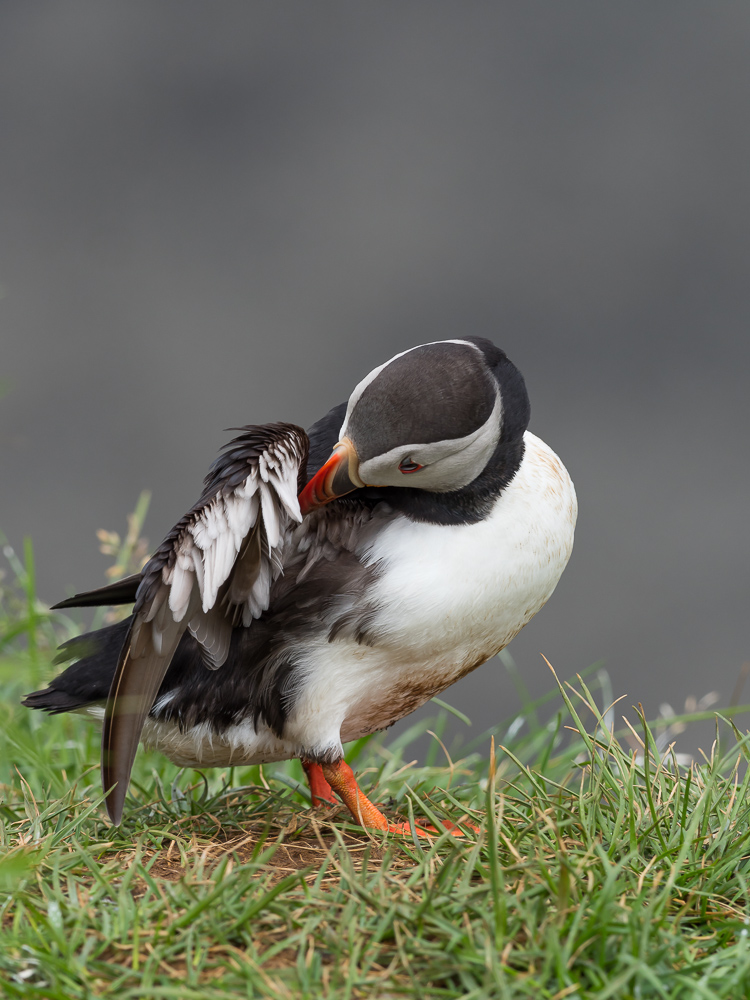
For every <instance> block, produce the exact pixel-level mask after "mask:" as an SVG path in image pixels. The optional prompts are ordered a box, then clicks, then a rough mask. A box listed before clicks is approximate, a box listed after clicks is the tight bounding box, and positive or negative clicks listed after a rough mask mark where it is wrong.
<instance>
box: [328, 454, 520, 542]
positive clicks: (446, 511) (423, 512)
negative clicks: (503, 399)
mask: <svg viewBox="0 0 750 1000" xmlns="http://www.w3.org/2000/svg"><path fill="white" fill-rule="evenodd" d="M523 454H524V442H523V438H522V437H521V438H516V439H515V440H513V441H502V440H501V441H499V442H498V445H497V448H496V449H495V451H494V452H493V454H492V457H491V458H490V460H489V462H488V463H487V465H486V466H485V467H484V470H483V471H482V472H481V473H480V474H479V475H478V476H477V478H476V479H474V480H472V482H470V483H468V484H467V485H466V486H462V487H461V489H460V490H454V491H453V492H451V493H432V492H429V491H428V490H417V489H413V488H407V487H395V486H380V487H365V488H364V489H361V490H355V492H354V493H350V494H349V497H345V498H342V499H349V498H351V499H352V500H359V501H360V502H362V501H364V502H365V504H366V505H367V506H368V507H374V506H375V504H377V503H379V502H381V501H385V502H386V503H387V504H388V505H389V506H390V507H392V508H393V510H394V511H398V512H399V513H401V514H405V515H406V516H407V517H408V518H410V519H411V520H412V521H424V522H427V523H428V524H476V523H477V522H478V521H482V520H483V519H484V518H485V517H487V515H488V514H489V513H490V511H491V510H492V508H493V506H494V505H495V501H496V500H497V498H498V497H499V496H500V494H501V493H502V492H503V490H504V489H505V488H506V486H508V484H509V483H510V482H511V481H512V479H513V477H514V476H515V474H516V473H517V472H518V469H519V467H520V465H521V462H522V461H523Z"/></svg>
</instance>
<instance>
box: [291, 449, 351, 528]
mask: <svg viewBox="0 0 750 1000" xmlns="http://www.w3.org/2000/svg"><path fill="white" fill-rule="evenodd" d="M358 470H359V456H358V455H357V450H356V448H355V447H354V445H353V444H352V442H351V441H350V440H349V438H346V437H345V438H342V439H341V440H340V441H339V443H338V444H337V445H336V447H335V448H334V449H333V454H332V455H331V457H330V458H329V459H328V461H327V462H326V464H325V465H324V466H323V468H322V469H319V470H318V471H317V472H316V473H315V475H314V476H313V477H312V479H311V480H310V482H309V483H308V484H307V486H305V488H304V489H303V490H302V492H301V493H300V495H299V509H300V510H301V511H302V513H303V514H308V513H309V512H310V511H311V510H315V508H316V507H322V506H323V504H325V503H328V502H329V501H331V500H335V499H336V497H342V496H344V494H345V493H351V491H352V490H356V489H359V487H360V486H364V485H365V484H364V483H363V482H362V480H361V479H360V478H359V472H358Z"/></svg>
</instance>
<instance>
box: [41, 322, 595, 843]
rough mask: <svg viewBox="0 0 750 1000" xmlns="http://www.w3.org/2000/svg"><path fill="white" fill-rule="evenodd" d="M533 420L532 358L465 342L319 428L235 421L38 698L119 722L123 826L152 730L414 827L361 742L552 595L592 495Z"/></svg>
mask: <svg viewBox="0 0 750 1000" xmlns="http://www.w3.org/2000/svg"><path fill="white" fill-rule="evenodd" d="M529 416H530V407H529V398H528V394H527V391H526V386H525V383H524V379H523V376H522V375H521V373H520V371H519V370H518V368H516V367H515V365H514V364H513V363H512V362H511V361H510V360H509V359H508V357H507V356H506V354H505V353H504V351H502V350H501V349H499V348H498V347H496V346H495V345H494V344H493V343H492V342H491V341H489V340H486V339H483V338H480V337H466V338H463V339H455V340H445V341H437V342H432V343H427V344H422V345H419V346H417V347H412V348H411V349H409V350H406V351H403V352H401V353H399V354H396V355H395V356H394V357H392V358H391V359H390V360H388V361H386V362H385V363H384V364H381V365H379V366H378V367H377V368H374V369H373V370H372V371H371V372H370V373H369V374H368V375H366V376H365V378H363V379H362V381H361V382H359V384H358V385H357V386H355V388H354V391H353V392H352V393H351V395H350V396H349V399H348V400H347V401H346V402H345V403H342V404H340V405H338V406H335V407H334V408H333V409H332V410H330V411H329V412H328V413H327V414H326V415H325V416H324V417H323V418H322V419H320V420H319V421H318V422H317V423H315V424H314V425H313V426H312V427H311V428H310V430H309V431H308V432H307V433H306V432H305V431H304V430H302V428H300V427H297V426H296V425H294V424H289V423H271V424H262V425H257V426H256V425H253V426H245V427H241V428H234V430H235V431H239V433H238V435H237V436H236V437H234V438H233V439H232V440H231V441H230V442H229V443H228V444H227V445H226V446H225V447H224V448H223V450H222V452H221V454H220V457H219V458H218V459H217V460H216V461H215V462H214V464H213V465H212V466H211V468H210V470H209V472H208V474H207V476H206V478H205V480H204V485H203V492H202V493H201V495H200V497H199V499H198V501H197V503H195V504H194V506H193V507H191V509H190V510H189V511H188V512H187V513H186V514H185V515H184V517H182V518H181V519H180V520H179V521H178V522H177V523H176V524H175V526H174V527H173V528H172V530H171V531H170V532H169V533H168V534H167V536H166V538H165V539H164V541H163V542H162V543H161V545H159V547H158V548H157V549H156V551H155V552H154V554H153V555H152V556H151V558H150V559H149V560H148V561H147V562H146V564H145V565H144V567H143V569H142V571H141V572H140V573H137V574H134V575H132V576H129V577H127V578H126V579H123V580H120V581H118V582H116V583H113V584H111V585H108V586H105V587H101V588H99V589H97V590H93V591H89V592H86V593H81V594H78V595H76V596H75V597H71V598H69V599H67V600H64V601H61V602H60V603H59V604H57V605H55V607H56V608H71V607H92V606H111V605H123V604H131V603H132V605H133V609H132V614H131V615H130V616H129V617H128V618H126V619H125V620H123V621H120V622H118V623H116V624H112V625H108V626H106V627H105V628H102V629H99V630H97V631H94V632H91V633H88V634H86V635H82V636H78V637H76V638H73V639H70V640H68V641H67V642H65V643H63V645H62V646H61V647H60V653H59V655H58V662H65V661H72V662H71V663H70V665H69V666H68V667H67V669H65V670H64V671H63V673H61V674H60V675H59V676H57V677H56V678H54V679H53V680H52V681H51V682H50V683H49V686H48V687H46V688H45V689H44V690H41V691H35V692H33V693H31V694H29V695H27V696H26V697H25V699H24V701H23V704H24V705H26V706H27V707H29V708H33V709H42V710H44V711H46V712H50V713H58V712H70V711H79V712H81V711H83V712H87V713H89V714H90V715H92V716H95V717H98V718H99V719H103V729H102V746H101V776H102V786H103V791H104V793H105V802H106V807H107V811H108V814H109V817H110V819H111V821H112V822H113V823H114V824H119V823H120V822H121V820H122V815H123V809H124V806H125V798H126V792H127V789H128V783H129V781H130V773H131V769H132V766H133V761H134V758H135V755H136V751H137V749H138V745H139V743H142V744H143V745H144V746H145V747H148V748H153V749H156V750H159V751H160V752H161V753H163V754H165V755H166V756H167V757H168V758H169V759H170V760H171V761H173V762H174V763H175V764H177V765H180V766H182V767H193V768H200V769H203V768H207V767H228V766H232V765H245V764H265V763H270V762H273V761H281V760H288V759H292V758H299V759H300V761H301V762H302V765H303V767H304V770H305V773H306V775H307V779H308V782H309V785H310V792H311V798H312V804H313V806H328V805H330V804H333V803H335V802H336V798H335V795H338V796H339V798H340V799H341V800H342V802H343V803H344V804H345V806H346V807H347V808H348V810H349V812H350V813H351V815H352V817H353V819H354V821H355V822H356V823H359V824H361V826H363V827H366V828H370V829H372V830H380V831H387V832H393V833H402V834H409V833H410V826H409V824H408V823H406V822H390V821H389V820H388V819H387V818H386V816H385V815H384V814H383V812H382V811H381V810H380V809H379V808H378V806H377V805H376V804H375V803H373V802H372V801H370V800H369V799H368V798H367V796H366V795H365V794H364V793H363V792H362V790H361V789H360V788H359V785H358V783H357V780H356V777H355V775H354V773H353V772H352V770H351V768H350V767H349V765H348V764H347V763H346V762H345V760H344V744H346V743H348V742H350V741H352V740H357V739H359V738H361V737H363V736H365V735H367V734H369V733H373V732H376V731H378V730H383V729H386V728H387V727H388V726H391V725H393V723H395V722H397V721H398V720H399V719H402V718H403V717H404V716H406V715H408V714H409V713H410V712H413V711H414V710H415V709H417V708H418V707H419V706H420V705H422V704H424V703H425V702H426V701H428V700H429V699H430V698H432V697H434V696H435V695H438V694H439V693H440V692H441V691H443V690H444V689H445V688H447V687H449V686H450V685H451V684H453V683H455V682H456V681H457V680H459V678H461V677H463V676H464V675H466V674H468V673H469V672H470V671H472V670H475V669H476V668H477V667H479V666H480V665H481V664H483V663H485V662H486V661H487V660H489V659H490V658H491V657H493V656H494V655H495V654H496V653H498V652H499V651H500V650H502V649H503V648H504V647H505V646H507V645H508V643H509V642H510V641H511V640H512V639H513V638H514V636H515V635H517V634H518V632H519V631H520V630H521V629H522V628H523V627H524V625H526V624H527V623H528V622H529V621H530V620H531V618H533V616H534V615H535V614H536V613H537V612H538V611H539V610H540V608H542V607H543V605H544V604H545V603H546V602H547V600H548V599H549V597H550V596H551V594H552V592H553V591H554V589H555V587H556V585H557V583H558V580H559V579H560V576H561V574H562V572H563V570H564V568H565V566H566V564H567V562H568V559H569V557H570V554H571V550H572V546H573V534H574V528H575V522H576V516H577V501H576V494H575V489H574V487H573V483H572V481H571V479H570V476H569V475H568V472H567V470H566V469H565V467H564V465H563V464H562V462H561V461H560V459H559V458H558V457H557V455H556V454H555V453H554V452H553V451H552V450H551V448H549V447H548V446H547V445H546V444H545V443H544V442H543V441H542V440H540V439H539V438H538V437H536V436H535V435H534V434H532V433H530V432H529V431H528V430H527V427H528V423H529ZM334 793H335V794H334ZM446 827H447V828H450V825H449V824H446ZM421 832H422V831H420V833H421ZM452 832H453V831H452Z"/></svg>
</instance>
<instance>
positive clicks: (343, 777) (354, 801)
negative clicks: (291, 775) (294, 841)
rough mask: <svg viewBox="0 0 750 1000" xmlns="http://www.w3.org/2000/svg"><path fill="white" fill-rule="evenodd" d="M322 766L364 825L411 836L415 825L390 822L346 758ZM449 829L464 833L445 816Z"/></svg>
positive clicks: (425, 831) (427, 831) (426, 833)
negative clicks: (371, 798)
mask: <svg viewBox="0 0 750 1000" xmlns="http://www.w3.org/2000/svg"><path fill="white" fill-rule="evenodd" d="M304 763H305V762H303V765H304ZM305 770H307V768H305ZM322 770H323V776H324V780H325V781H327V782H328V785H329V786H330V787H331V788H332V789H333V790H334V791H335V792H336V793H337V794H338V795H339V797H340V798H341V800H342V801H343V803H344V805H345V806H346V808H347V809H348V810H349V812H350V813H351V814H352V816H353V817H354V819H355V821H356V822H357V823H359V824H360V825H361V826H364V827H367V828H369V829H371V830H383V831H384V832H385V833H400V834H403V835H404V836H407V837H410V836H411V827H410V826H409V824H408V823H389V822H388V820H387V819H386V817H385V816H384V815H383V814H382V812H381V811H380V810H379V809H378V807H377V806H376V805H374V804H373V803H372V802H370V800H369V799H368V798H367V796H366V795H365V793H364V792H363V791H362V789H361V788H360V787H359V785H358V784H357V779H356V778H355V777H354V772H353V771H352V769H351V768H350V767H349V765H348V764H347V763H346V761H344V760H337V761H335V762H334V763H333V764H323V766H322ZM414 829H415V830H416V832H417V833H418V834H419V836H420V837H438V836H440V834H441V833H442V832H443V831H442V830H436V829H435V827H434V826H417V825H415V828H414ZM445 829H446V830H450V832H451V833H452V834H453V836H454V837H463V833H462V832H461V830H459V829H458V827H457V826H456V824H455V823H451V822H450V820H445Z"/></svg>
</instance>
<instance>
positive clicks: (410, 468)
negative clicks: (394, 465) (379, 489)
mask: <svg viewBox="0 0 750 1000" xmlns="http://www.w3.org/2000/svg"><path fill="white" fill-rule="evenodd" d="M398 467H399V469H400V470H401V472H404V473H406V472H419V470H420V469H423V468H424V466H423V465H420V464H419V463H418V462H412V460H411V458H404V459H403V460H402V461H401V462H400V463H399V466H398Z"/></svg>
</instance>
